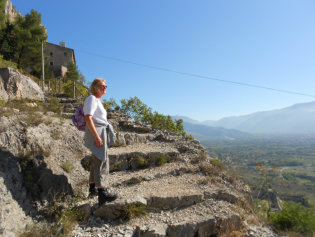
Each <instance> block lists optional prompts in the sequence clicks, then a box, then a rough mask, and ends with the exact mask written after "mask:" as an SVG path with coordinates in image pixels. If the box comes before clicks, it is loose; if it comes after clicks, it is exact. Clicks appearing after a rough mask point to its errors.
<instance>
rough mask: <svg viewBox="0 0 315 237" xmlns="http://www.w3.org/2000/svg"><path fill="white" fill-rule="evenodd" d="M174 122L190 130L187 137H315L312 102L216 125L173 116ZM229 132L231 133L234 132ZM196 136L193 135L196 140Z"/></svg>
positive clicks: (210, 122) (225, 119)
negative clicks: (295, 135) (207, 135)
mask: <svg viewBox="0 0 315 237" xmlns="http://www.w3.org/2000/svg"><path fill="white" fill-rule="evenodd" d="M176 118H177V119H179V118H182V119H183V120H184V125H185V130H187V131H189V130H190V133H192V134H193V133H196V134H198V136H199V135H200V136H201V135H203V136H206V133H207V132H209V134H211V135H210V136H211V137H212V136H218V137H225V135H226V136H227V137H229V135H231V137H233V135H232V134H235V138H237V137H238V136H237V135H236V134H237V133H238V134H239V135H240V136H242V135H245V134H242V133H240V132H243V133H249V134H271V135H289V134H291V135H292V134H299V135H315V101H313V102H309V103H301V104H295V105H292V106H290V107H287V108H283V109H278V110H270V111H264V112H256V113H252V114H248V115H244V116H232V117H227V118H223V119H220V120H218V121H211V120H207V121H203V122H199V121H197V120H193V119H190V118H187V117H181V116H176ZM192 125H199V126H192ZM200 126H204V127H200ZM209 129H210V130H209ZM215 129H219V130H215ZM222 129H228V130H222ZM229 129H232V131H233V132H232V131H231V130H229ZM219 131H220V132H221V133H220V132H219ZM230 132H231V133H230ZM234 132H235V133H234ZM219 134H220V135H219ZM241 134H242V135H241ZM198 136H197V135H196V137H197V138H198Z"/></svg>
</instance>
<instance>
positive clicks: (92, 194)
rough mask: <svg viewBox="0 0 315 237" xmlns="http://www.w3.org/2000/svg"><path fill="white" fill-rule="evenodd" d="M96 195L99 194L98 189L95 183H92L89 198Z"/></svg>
mask: <svg viewBox="0 0 315 237" xmlns="http://www.w3.org/2000/svg"><path fill="white" fill-rule="evenodd" d="M96 195H97V189H96V188H95V184H90V189H89V198H92V197H94V196H96Z"/></svg>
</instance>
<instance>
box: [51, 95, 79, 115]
mask: <svg viewBox="0 0 315 237" xmlns="http://www.w3.org/2000/svg"><path fill="white" fill-rule="evenodd" d="M51 98H56V99H57V100H58V101H59V105H60V107H61V108H62V110H61V111H62V112H61V114H62V115H63V116H65V117H70V116H71V115H72V114H73V112H74V111H75V109H76V108H78V107H79V106H80V105H82V104H83V102H84V98H83V97H77V98H75V99H74V98H71V97H70V96H68V95H66V94H51V93H46V94H45V103H49V100H50V99H51Z"/></svg>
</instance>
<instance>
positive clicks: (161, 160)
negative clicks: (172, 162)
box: [155, 154, 167, 166]
mask: <svg viewBox="0 0 315 237" xmlns="http://www.w3.org/2000/svg"><path fill="white" fill-rule="evenodd" d="M165 163H167V159H166V156H165V155H163V154H161V155H159V156H157V157H156V158H155V165H156V166H161V165H164V164H165Z"/></svg>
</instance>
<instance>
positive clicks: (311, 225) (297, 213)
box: [270, 202, 315, 236]
mask: <svg viewBox="0 0 315 237" xmlns="http://www.w3.org/2000/svg"><path fill="white" fill-rule="evenodd" d="M314 210H315V208H314V207H313V208H306V207H303V206H302V205H301V204H300V203H298V204H296V203H294V202H286V203H284V205H283V209H282V210H281V211H280V212H274V213H271V215H270V221H271V223H273V224H274V225H275V226H276V227H277V228H279V229H280V230H282V231H295V232H299V233H302V234H304V235H305V236H307V235H309V236H312V233H313V232H314V231H315V211H314Z"/></svg>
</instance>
